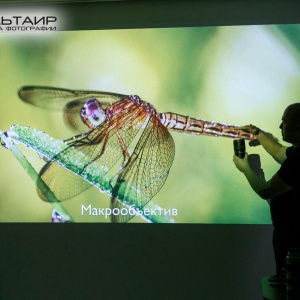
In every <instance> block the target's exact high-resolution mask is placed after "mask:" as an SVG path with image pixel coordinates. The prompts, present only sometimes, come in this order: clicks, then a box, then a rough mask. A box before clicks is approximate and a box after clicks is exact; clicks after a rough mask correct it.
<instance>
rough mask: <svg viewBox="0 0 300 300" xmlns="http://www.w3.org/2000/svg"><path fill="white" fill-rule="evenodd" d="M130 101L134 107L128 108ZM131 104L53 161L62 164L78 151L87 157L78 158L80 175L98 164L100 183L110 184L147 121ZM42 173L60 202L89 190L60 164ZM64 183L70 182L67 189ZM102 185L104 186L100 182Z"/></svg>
mask: <svg viewBox="0 0 300 300" xmlns="http://www.w3.org/2000/svg"><path fill="white" fill-rule="evenodd" d="M125 102H126V101H125ZM128 102H129V104H130V103H131V104H132V105H128ZM128 102H126V103H125V106H124V109H121V107H122V105H120V106H119V107H118V109H117V113H115V114H114V115H113V116H111V118H109V119H107V120H106V121H105V122H103V123H102V124H101V125H99V126H98V127H96V128H95V129H94V130H91V131H89V132H87V133H85V134H82V135H79V136H76V137H74V138H72V139H70V140H69V144H68V148H67V149H65V150H63V151H62V152H61V153H60V154H58V155H57V156H56V157H55V158H54V159H55V160H57V161H60V160H61V159H63V157H65V156H68V152H69V151H73V148H75V149H76V150H77V151H78V152H81V153H83V154H84V155H82V156H80V157H79V158H77V157H76V159H77V166H78V173H81V172H84V169H85V168H86V167H87V166H88V165H90V164H92V163H93V162H95V163H97V164H98V165H97V168H100V169H101V170H100V172H99V173H101V178H100V179H99V180H104V181H106V182H105V183H104V184H105V185H107V184H109V181H110V180H111V179H112V178H113V177H115V176H116V175H118V174H119V172H120V168H121V167H122V166H123V165H124V161H125V160H126V155H125V154H124V151H125V152H126V151H127V149H128V148H129V147H130V144H131V143H132V141H133V140H134V138H135V137H136V136H137V134H138V133H139V131H140V130H141V128H142V127H143V124H144V121H145V120H146V119H147V114H145V113H143V108H142V107H141V106H140V105H138V104H136V103H135V102H134V101H131V100H128ZM120 104H122V102H121V103H120ZM133 122H134V123H133ZM70 155H72V154H71V153H70ZM80 166H81V169H80ZM48 169H49V170H48ZM41 173H42V178H43V179H44V180H45V181H46V183H47V184H48V185H50V187H51V189H52V190H53V192H54V193H55V194H56V196H57V198H58V199H59V200H62V199H68V198H71V197H73V196H75V195H77V194H79V193H80V192H81V191H83V190H84V189H86V188H87V187H88V186H86V185H83V184H82V183H81V182H80V180H79V179H81V178H80V177H79V176H76V175H74V174H72V175H73V176H72V177H71V176H69V173H71V172H69V171H68V170H65V171H64V169H63V168H61V167H60V166H59V165H57V163H52V162H51V163H48V164H46V166H45V167H44V168H43V170H42V172H41ZM56 173H57V174H58V175H56ZM78 178H79V179H78ZM65 180H67V182H66V186H67V187H66V188H65V184H64V182H65ZM99 184H100V186H102V184H101V183H100V181H99ZM69 189H70V191H69Z"/></svg>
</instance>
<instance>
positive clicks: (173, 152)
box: [0, 25, 300, 224]
mask: <svg viewBox="0 0 300 300" xmlns="http://www.w3.org/2000/svg"><path fill="white" fill-rule="evenodd" d="M299 29H300V27H299V26H298V25H280V26H275V25H274V26H273V25H272V26H234V27H207V28H204V27H203V28H171V29H131V30H106V31H81V32H54V33H47V34H45V35H44V36H42V35H36V36H34V35H28V36H26V35H25V34H23V35H18V36H17V35H14V34H5V35H2V36H1V37H0V39H1V42H2V43H1V44H2V45H4V47H2V49H1V50H0V51H1V56H0V57H1V58H0V60H1V66H2V68H1V71H0V72H2V74H1V75H2V78H3V83H4V85H3V86H4V88H3V89H2V90H1V94H0V97H1V99H0V100H1V102H0V103H1V111H0V113H1V128H0V130H1V131H7V130H10V131H9V138H8V139H10V138H11V139H12V141H13V142H14V143H17V146H18V149H19V150H20V151H21V152H22V154H23V155H24V158H25V160H24V161H27V162H28V163H29V162H30V164H31V165H32V167H33V171H32V170H31V171H28V168H29V167H28V166H27V167H24V166H23V167H22V165H21V164H20V163H19V162H18V160H17V159H16V158H15V156H14V155H13V153H12V152H11V151H8V150H7V149H5V148H2V149H0V150H1V153H0V155H1V161H0V163H1V178H2V180H1V191H2V193H1V194H2V196H1V199H0V205H1V212H0V221H1V222H51V220H52V221H55V222H59V221H61V220H64V219H66V220H71V221H72V222H73V221H74V222H137V223H138V222H158V223H159V222H160V223H173V222H174V223H202V224H203V223H215V224H228V223H230V224H269V223H270V222H271V220H270V215H269V206H268V202H267V201H265V200H262V199H260V198H259V197H258V196H257V195H256V194H255V193H253V191H252V190H251V188H250V187H249V185H248V184H247V182H246V179H245V178H244V177H243V176H242V174H239V171H237V169H236V168H235V166H234V164H233V162H232V156H233V153H234V151H233V140H234V139H236V138H245V139H246V140H248V141H247V142H246V151H247V152H248V153H249V154H252V153H253V154H254V153H255V154H258V155H259V156H260V160H261V163H262V165H261V166H259V167H260V168H261V172H262V176H265V178H266V179H269V178H270V176H272V175H273V174H274V172H276V170H277V169H278V168H279V165H278V164H277V163H276V162H274V161H272V159H271V158H270V157H269V156H268V155H267V154H266V153H265V152H264V151H263V149H261V148H262V147H261V146H254V145H255V141H251V140H253V139H254V138H255V137H254V136H251V135H249V134H246V133H244V132H242V131H241V130H239V129H238V127H237V126H238V125H245V124H250V123H252V124H255V125H257V126H259V127H260V128H262V129H264V130H266V131H267V132H269V133H270V134H272V135H273V136H274V137H275V138H277V139H279V140H280V130H279V128H278V126H279V124H280V120H281V114H282V111H283V110H284V108H285V107H286V106H287V105H289V104H291V103H294V102H297V101H298V99H297V96H298V89H299V88H298V85H297V82H298V80H299V76H300V68H299V67H300V66H299V51H298V49H299V48H298V47H299V45H298V44H297V43H298V42H297V40H296V36H297V33H298V32H299ZM18 92H19V94H18ZM28 103H29V104H31V105H29V104H28ZM13 124H18V125H16V126H14V127H10V126H11V125H13ZM62 141H65V142H62ZM249 141H250V143H249ZM253 142H254V143H253ZM24 145H25V147H24ZM6 146H7V145H6ZM37 152H39V155H38V154H37ZM67 169H68V170H67ZM34 170H36V172H37V173H35V171H34ZM38 173H40V174H39V175H38ZM33 174H36V175H33ZM30 176H31V177H34V176H36V178H35V179H34V180H35V181H37V185H38V187H39V188H37V187H36V184H35V183H34V181H32V178H30ZM40 178H41V179H42V180H43V181H44V182H45V183H46V184H47V185H48V187H49V188H50V189H49V188H48V187H47V185H43V184H44V183H43V182H42V181H41V180H40ZM52 192H53V193H52ZM54 209H55V210H54Z"/></svg>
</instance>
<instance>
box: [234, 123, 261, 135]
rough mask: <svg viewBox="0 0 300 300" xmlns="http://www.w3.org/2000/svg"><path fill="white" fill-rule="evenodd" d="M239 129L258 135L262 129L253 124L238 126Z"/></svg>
mask: <svg viewBox="0 0 300 300" xmlns="http://www.w3.org/2000/svg"><path fill="white" fill-rule="evenodd" d="M237 129H239V130H242V131H245V132H247V133H251V134H254V135H258V134H259V131H260V129H259V128H258V127H256V126H254V125H252V124H250V125H245V126H241V127H237Z"/></svg>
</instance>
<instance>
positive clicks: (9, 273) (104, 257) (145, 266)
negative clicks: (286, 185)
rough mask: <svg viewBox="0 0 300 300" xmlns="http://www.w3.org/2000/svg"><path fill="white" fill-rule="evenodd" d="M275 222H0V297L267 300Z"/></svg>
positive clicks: (6, 298) (271, 267)
mask: <svg viewBox="0 0 300 300" xmlns="http://www.w3.org/2000/svg"><path fill="white" fill-rule="evenodd" d="M271 231H272V228H271V226H268V225H175V224H174V225H170V224H168V225H167V224H165V225H162V224H153V225H149V224H145V225H143V224H123V225H121V224H1V226H0V237H1V241H0V242H1V247H0V269H1V272H0V295H1V296H2V298H1V299H3V300H8V299H72V300H75V299H204V300H215V299H222V300H227V299H228V300H232V299H237V300H239V299H242V300H256V299H262V296H261V278H262V277H263V276H266V275H270V274H271V273H272V272H273V269H274V267H273V255H272V249H271Z"/></svg>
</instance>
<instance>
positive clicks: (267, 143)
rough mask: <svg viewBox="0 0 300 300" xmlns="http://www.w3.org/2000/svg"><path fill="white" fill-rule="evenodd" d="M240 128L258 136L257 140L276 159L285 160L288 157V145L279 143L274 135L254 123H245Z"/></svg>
mask: <svg viewBox="0 0 300 300" xmlns="http://www.w3.org/2000/svg"><path fill="white" fill-rule="evenodd" d="M239 129H241V130H243V131H245V132H249V133H252V134H254V135H255V136H256V138H257V140H258V141H259V142H260V144H261V145H262V146H263V147H264V149H265V150H266V151H267V152H268V153H269V154H270V155H271V156H272V157H273V158H274V159H275V160H276V161H280V162H283V161H284V160H285V159H286V149H287V147H285V146H283V145H281V144H280V143H278V142H277V141H276V140H275V139H274V138H273V137H272V136H270V135H269V134H267V133H265V132H264V131H262V130H261V129H259V128H258V127H256V126H254V125H245V126H242V127H239Z"/></svg>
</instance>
